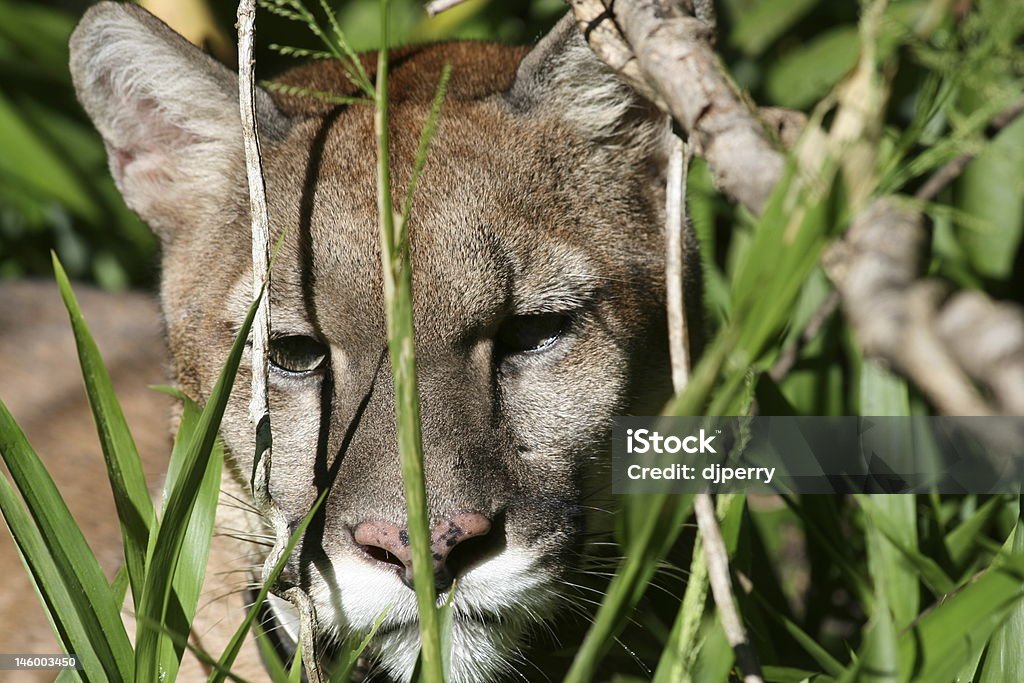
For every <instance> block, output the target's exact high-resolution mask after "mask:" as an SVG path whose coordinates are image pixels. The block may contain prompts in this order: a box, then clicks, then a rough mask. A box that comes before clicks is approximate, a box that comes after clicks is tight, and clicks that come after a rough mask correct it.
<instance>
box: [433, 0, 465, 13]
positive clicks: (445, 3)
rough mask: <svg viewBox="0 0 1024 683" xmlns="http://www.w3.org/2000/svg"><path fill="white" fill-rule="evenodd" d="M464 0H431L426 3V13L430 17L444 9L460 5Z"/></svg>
mask: <svg viewBox="0 0 1024 683" xmlns="http://www.w3.org/2000/svg"><path fill="white" fill-rule="evenodd" d="M465 1H466V0H434V1H433V2H428V3H427V14H429V15H430V16H432V17H436V16H437V15H438V14H440V13H441V12H444V11H445V10H450V9H451V8H452V7H455V6H456V5H461V4H462V3H464V2H465Z"/></svg>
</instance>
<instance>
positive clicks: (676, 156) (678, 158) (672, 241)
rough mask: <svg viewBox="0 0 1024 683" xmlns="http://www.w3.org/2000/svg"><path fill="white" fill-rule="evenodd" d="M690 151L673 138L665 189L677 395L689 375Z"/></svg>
mask: <svg viewBox="0 0 1024 683" xmlns="http://www.w3.org/2000/svg"><path fill="white" fill-rule="evenodd" d="M689 162H690V154H689V152H688V150H686V149H685V145H684V144H683V141H682V140H680V139H679V138H677V137H673V139H672V152H671V155H670V156H669V162H668V174H667V175H668V178H667V180H666V183H665V184H666V188H665V281H666V283H667V286H668V291H667V294H666V301H667V306H668V311H667V312H668V339H669V357H670V358H671V363H672V386H673V388H674V389H675V391H676V393H677V394H678V393H679V392H681V391H682V390H683V389H684V388H685V387H686V382H687V380H688V379H689V376H690V351H689V348H688V346H689V345H688V343H687V342H688V336H687V324H686V305H685V301H684V299H683V277H684V272H683V224H684V220H685V215H686V204H685V198H684V195H685V190H686V176H687V169H688V167H689Z"/></svg>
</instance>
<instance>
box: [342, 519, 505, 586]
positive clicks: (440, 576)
mask: <svg viewBox="0 0 1024 683" xmlns="http://www.w3.org/2000/svg"><path fill="white" fill-rule="evenodd" d="M490 530H491V520H489V519H487V517H485V516H483V515H481V514H480V513H478V512H460V513H458V514H456V515H453V516H452V517H450V518H449V519H446V520H444V521H443V522H441V523H440V524H438V525H437V526H435V527H434V528H433V530H432V531H431V533H430V554H431V557H432V559H433V562H434V586H435V587H436V589H437V590H438V591H444V590H448V589H449V588H451V585H452V581H454V580H455V575H454V574H453V572H452V571H451V570H450V568H449V564H450V563H449V560H450V559H451V556H452V554H453V551H454V550H455V548H456V547H458V546H459V544H461V543H462V542H463V541H467V540H469V539H471V538H476V537H479V536H484V535H486V534H487V532H489V531H490ZM352 537H353V538H354V539H355V542H356V543H358V544H359V546H360V547H361V548H362V550H363V552H365V553H366V554H367V555H368V556H369V557H371V558H372V559H373V560H375V561H377V562H379V563H381V564H390V565H394V566H396V567H399V568H401V569H402V581H404V582H405V585H407V586H409V587H410V588H412V545H410V543H409V532H408V531H406V530H405V529H402V528H399V526H398V525H397V524H392V523H391V522H360V523H359V524H358V525H356V528H355V529H354V530H353V531H352ZM460 553H461V554H463V555H467V556H466V557H461V556H460V557H459V562H458V565H459V566H460V567H462V566H467V565H470V564H472V562H473V560H474V559H476V558H474V557H471V556H470V555H471V554H473V551H472V550H470V549H469V547H468V546H462V550H460Z"/></svg>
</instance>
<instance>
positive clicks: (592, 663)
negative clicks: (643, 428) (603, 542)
mask: <svg viewBox="0 0 1024 683" xmlns="http://www.w3.org/2000/svg"><path fill="white" fill-rule="evenodd" d="M627 500H629V497H627ZM640 500H641V499H639V498H637V499H636V500H635V501H633V502H634V503H637V504H638V508H639V510H638V511H639V512H641V514H642V515H643V517H642V518H641V519H642V521H641V522H639V523H638V524H636V526H635V527H634V528H636V529H638V532H637V533H635V534H634V535H633V536H632V537H631V538H630V540H629V544H628V546H627V547H626V552H625V559H624V560H623V561H622V564H621V565H620V566H619V569H618V571H616V573H615V576H614V577H612V580H611V582H610V583H609V585H608V590H607V591H606V593H605V596H604V600H602V602H601V606H600V607H599V608H598V610H597V614H596V615H594V621H593V624H592V625H591V627H590V629H589V630H588V631H587V635H586V636H585V637H584V639H583V642H582V644H581V645H580V647H579V649H578V650H577V651H576V656H575V657H574V658H573V663H572V666H571V668H570V669H569V673H568V674H566V676H565V678H564V679H563V683H584V682H585V681H590V680H591V679H593V677H594V675H595V673H596V672H597V668H598V666H599V664H600V661H601V659H602V657H603V656H604V655H605V654H606V653H607V651H608V648H609V647H610V645H611V643H612V642H614V639H615V637H616V636H617V635H618V633H619V631H621V629H622V627H623V624H624V622H625V620H626V618H627V617H628V615H629V613H630V611H632V609H633V608H634V607H635V606H636V604H637V602H638V601H639V600H640V598H641V597H642V596H643V594H644V591H645V590H646V589H647V587H648V585H649V583H650V580H651V577H652V576H653V575H654V572H655V570H656V569H657V565H658V562H659V561H660V560H661V558H662V557H664V555H665V553H666V552H668V549H669V548H671V547H672V544H673V543H675V539H676V538H678V536H679V532H680V531H681V530H682V526H683V521H684V520H685V519H686V517H687V516H689V514H690V510H691V509H692V508H693V496H692V495H685V496H684V495H675V496H669V495H665V494H658V495H651V496H645V497H644V498H643V499H642V505H639V502H640Z"/></svg>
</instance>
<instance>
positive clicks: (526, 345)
mask: <svg viewBox="0 0 1024 683" xmlns="http://www.w3.org/2000/svg"><path fill="white" fill-rule="evenodd" d="M568 327H569V316H567V315H564V314H561V313H539V314H536V315H517V316H513V317H511V318H509V319H508V320H506V321H505V322H504V323H503V324H502V326H501V327H500V328H499V329H498V334H497V337H496V338H495V341H496V342H497V346H498V351H499V352H500V353H502V354H504V355H509V354H514V353H537V352H539V351H544V350H546V349H548V348H549V347H551V346H553V345H554V343H555V342H557V341H558V339H559V338H560V337H561V336H562V335H563V334H564V333H565V330H566V329H567V328H568Z"/></svg>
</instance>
